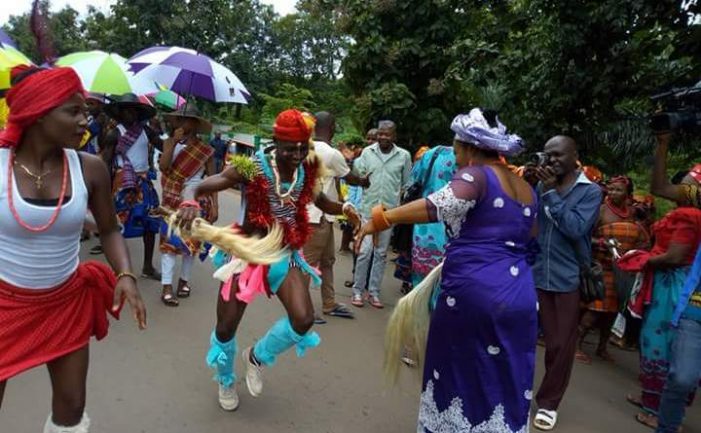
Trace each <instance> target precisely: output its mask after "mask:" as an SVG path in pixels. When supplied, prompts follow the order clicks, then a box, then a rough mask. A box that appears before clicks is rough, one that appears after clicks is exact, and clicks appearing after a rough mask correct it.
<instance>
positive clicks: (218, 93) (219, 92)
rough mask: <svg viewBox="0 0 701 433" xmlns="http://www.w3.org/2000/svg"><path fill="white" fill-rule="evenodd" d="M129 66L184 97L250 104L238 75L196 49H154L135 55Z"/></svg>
mask: <svg viewBox="0 0 701 433" xmlns="http://www.w3.org/2000/svg"><path fill="white" fill-rule="evenodd" d="M127 63H128V64H129V66H130V70H131V71H133V72H134V73H135V77H136V78H146V79H148V80H151V81H156V82H158V83H160V84H162V85H164V86H166V87H167V88H169V89H170V90H172V91H174V92H177V93H180V94H181V95H194V96H199V97H201V98H204V99H208V100H210V101H214V102H237V103H240V104H247V103H248V100H249V99H250V98H251V94H250V92H248V90H246V87H245V86H244V85H243V83H242V82H241V80H239V79H238V77H237V76H236V74H234V73H233V72H231V70H229V69H228V68H226V67H225V66H223V65H221V64H220V63H217V62H215V61H214V60H212V59H211V58H209V57H207V56H206V55H204V54H202V53H198V52H197V51H195V50H190V49H187V48H180V47H152V48H147V49H145V50H143V51H141V52H139V53H137V54H135V55H134V56H133V57H132V58H131V59H129V60H128V61H127Z"/></svg>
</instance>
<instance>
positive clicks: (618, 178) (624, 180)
mask: <svg viewBox="0 0 701 433" xmlns="http://www.w3.org/2000/svg"><path fill="white" fill-rule="evenodd" d="M608 183H622V184H623V185H625V186H628V185H630V179H628V178H627V177H626V176H614V177H612V178H611V179H609V181H608Z"/></svg>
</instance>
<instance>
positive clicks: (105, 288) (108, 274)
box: [0, 262, 119, 381]
mask: <svg viewBox="0 0 701 433" xmlns="http://www.w3.org/2000/svg"><path fill="white" fill-rule="evenodd" d="M115 284H116V278H115V276H114V273H113V272H112V269H110V267H109V266H107V265H105V264H104V263H100V262H86V263H82V264H81V265H80V266H78V269H77V270H76V272H75V274H73V276H72V277H71V278H70V279H69V280H68V281H66V282H65V283H64V284H63V285H61V286H60V287H56V288H53V289H47V290H30V289H21V288H18V287H14V286H13V285H11V284H8V283H6V282H4V281H1V280H0V354H1V355H0V381H2V380H6V379H8V378H10V377H13V376H15V375H17V374H19V373H21V372H23V371H25V370H28V369H30V368H32V367H36V366H37V365H41V364H45V363H47V362H49V361H52V360H54V359H56V358H59V357H61V356H63V355H66V354H68V353H71V352H75V351H76V350H78V349H80V348H82V347H84V346H85V345H87V344H88V342H89V341H90V337H91V336H93V335H94V336H95V337H96V338H97V339H98V340H101V339H102V338H104V337H105V336H106V335H107V330H108V328H109V321H108V319H107V314H106V312H109V313H110V314H111V315H112V316H114V317H115V318H117V319H119V312H116V313H115V312H112V310H111V308H112V299H113V296H114V286H115Z"/></svg>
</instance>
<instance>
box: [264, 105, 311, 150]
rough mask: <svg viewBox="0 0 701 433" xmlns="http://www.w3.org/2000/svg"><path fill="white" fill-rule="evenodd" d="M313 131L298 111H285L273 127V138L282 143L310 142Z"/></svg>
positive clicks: (279, 115) (278, 116)
mask: <svg viewBox="0 0 701 433" xmlns="http://www.w3.org/2000/svg"><path fill="white" fill-rule="evenodd" d="M311 135H312V130H311V128H309V126H308V125H307V122H306V121H305V120H304V117H303V116H302V113H301V112H300V111H298V110H285V111H283V112H282V113H280V114H278V115H277V118H276V119H275V125H273V137H275V139H276V140H280V141H291V142H300V141H301V142H304V143H306V142H307V141H309V137H311Z"/></svg>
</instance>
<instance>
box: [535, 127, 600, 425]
mask: <svg viewBox="0 0 701 433" xmlns="http://www.w3.org/2000/svg"><path fill="white" fill-rule="evenodd" d="M544 152H545V154H546V155H547V161H546V164H545V165H544V166H542V167H538V168H537V169H536V176H537V178H538V180H539V181H540V183H539V185H538V192H539V195H540V211H539V214H538V227H539V233H538V242H539V244H540V248H541V253H540V254H539V256H538V258H537V260H536V264H535V266H534V267H533V277H534V279H535V284H536V287H537V288H538V304H539V312H540V321H541V325H542V327H543V333H544V336H545V376H544V377H543V382H542V384H541V386H540V389H539V390H538V394H537V395H536V402H537V404H538V408H539V409H538V413H537V414H536V417H535V419H534V420H533V424H534V426H535V427H536V428H538V429H540V430H552V429H553V428H554V427H555V424H556V423H557V409H558V406H559V405H560V402H561V401H562V398H563V396H564V394H565V391H566V389H567V385H568V383H569V380H570V375H571V373H572V364H573V363H574V354H575V350H576V346H577V337H578V333H577V325H578V323H579V273H580V263H589V262H591V233H592V229H593V227H594V224H595V223H596V221H597V220H598V218H599V208H600V206H601V200H602V195H601V189H600V188H599V186H598V185H596V184H594V183H592V182H591V181H590V180H589V179H587V177H586V176H585V175H584V174H583V173H582V172H580V171H579V170H578V169H577V160H578V153H577V145H576V143H575V141H574V140H573V139H572V138H570V137H565V136H556V137H553V138H551V139H550V140H548V142H547V143H545V148H544Z"/></svg>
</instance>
